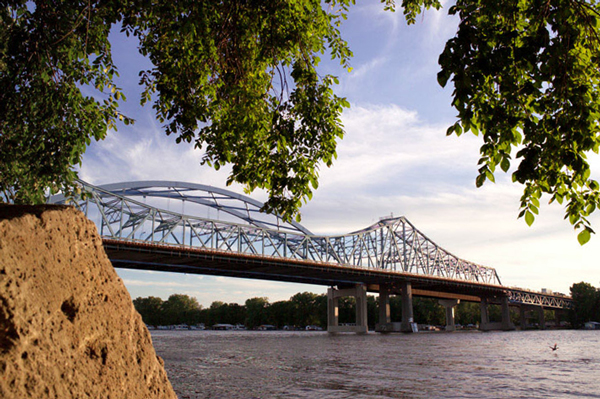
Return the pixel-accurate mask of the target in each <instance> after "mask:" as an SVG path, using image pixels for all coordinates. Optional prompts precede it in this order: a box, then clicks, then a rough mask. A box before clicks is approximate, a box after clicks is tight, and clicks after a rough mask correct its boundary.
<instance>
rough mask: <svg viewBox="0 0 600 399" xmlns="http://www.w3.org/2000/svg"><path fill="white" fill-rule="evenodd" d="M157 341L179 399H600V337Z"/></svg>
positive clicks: (203, 336)
mask: <svg viewBox="0 0 600 399" xmlns="http://www.w3.org/2000/svg"><path fill="white" fill-rule="evenodd" d="M152 338H153V341H154V347H155V348H156V351H157V353H158V354H159V355H160V356H161V357H162V358H163V359H164V360H165V368H166V369H167V373H168V374H169V379H170V380H171V383H172V384H173V387H174V388H175V391H176V392H177V394H178V396H179V398H180V399H185V398H574V397H585V398H600V332H598V331H526V332H520V331H515V332H489V333H480V332H460V333H458V332H457V333H418V334H408V335H404V334H390V335H380V334H375V333H370V334H367V335H354V334H339V335H329V334H327V333H324V332H278V331H274V332H254V331H153V332H152ZM555 343H557V344H558V350H556V351H552V350H551V349H550V346H553V345H554V344H555Z"/></svg>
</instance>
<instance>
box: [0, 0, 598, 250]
mask: <svg viewBox="0 0 600 399" xmlns="http://www.w3.org/2000/svg"><path fill="white" fill-rule="evenodd" d="M353 3H354V0H325V1H324V2H321V1H317V0H272V1H246V0H232V1H225V2H219V1H212V0H173V1H164V2H163V1H156V0H151V1H142V0H109V1H98V0H85V1H83V0H75V1H70V2H48V1H46V0H38V1H25V0H11V1H3V2H2V8H1V9H0V20H1V21H0V132H1V133H0V147H1V148H2V157H0V192H1V193H2V194H3V197H4V198H5V199H10V200H13V201H15V202H27V203H35V202H42V201H43V198H44V194H46V193H47V192H48V191H49V192H50V193H54V192H56V191H59V190H62V191H69V190H70V189H72V188H73V187H74V179H75V178H76V173H75V171H74V170H73V169H72V166H73V165H76V164H78V163H80V162H81V157H82V154H83V152H84V151H85V149H86V146H87V145H89V144H90V142H91V140H100V139H103V138H104V137H105V136H106V133H107V130H110V129H116V126H117V123H118V122H119V121H120V120H121V121H123V122H124V123H125V124H129V123H130V122H132V121H131V120H130V119H128V118H127V117H126V116H124V115H123V114H121V113H120V111H119V104H120V102H121V101H123V100H124V99H125V97H124V95H123V93H122V91H121V89H119V88H118V87H116V86H115V83H114V79H115V77H116V76H118V69H117V66H116V65H114V63H113V61H112V56H111V43H110V41H109V33H110V32H111V29H112V30H114V29H116V28H119V29H120V30H121V32H122V33H123V34H126V35H129V36H133V37H134V38H136V39H137V40H138V43H139V49H140V52H141V54H143V55H145V56H147V57H148V58H149V60H150V61H151V62H152V65H153V67H152V68H151V69H149V70H143V71H140V84H141V85H142V87H143V94H142V98H141V99H140V101H141V103H142V104H146V103H152V106H153V108H154V110H155V112H156V116H157V118H158V119H159V120H160V121H161V122H162V123H163V126H164V129H165V132H166V133H167V134H170V135H173V136H174V137H175V140H176V141H177V142H180V143H189V144H190V145H193V146H194V147H196V148H199V149H202V150H203V151H204V155H203V162H205V163H207V164H209V165H212V166H213V167H214V168H216V169H219V168H221V167H222V166H224V165H231V166H232V172H231V174H230V176H229V178H228V183H231V182H233V181H236V182H239V183H241V184H243V185H244V186H245V187H246V188H247V190H249V191H251V190H254V189H255V188H263V189H266V190H267V191H268V193H269V200H268V201H267V203H266V205H265V210H267V211H273V212H278V213H280V214H281V215H282V216H283V217H284V218H286V219H288V220H289V219H291V218H292V217H294V216H295V215H299V214H298V210H299V207H300V205H301V204H302V202H303V201H306V200H308V199H310V198H311V196H312V192H313V190H314V189H316V188H317V187H318V174H319V173H318V172H319V167H320V166H323V165H325V166H330V165H331V164H332V162H333V160H334V158H335V156H336V153H335V148H336V144H337V141H338V140H339V139H341V138H342V136H343V128H342V124H341V113H342V110H343V108H344V107H347V106H348V102H347V101H346V99H344V98H340V97H338V96H336V95H335V94H334V92H333V87H334V85H335V84H336V83H337V78H336V77H335V76H331V75H325V76H322V75H320V74H319V73H318V72H317V67H318V66H319V62H320V57H321V56H323V55H325V56H329V57H331V58H333V59H335V60H337V61H339V63H340V64H341V66H342V67H343V68H346V69H350V67H349V60H350V58H351V56H352V52H351V51H350V49H349V47H348V45H347V43H346V42H345V41H344V40H343V38H342V37H341V35H340V31H339V27H340V25H341V23H342V21H343V20H344V19H345V18H346V15H347V11H348V9H349V7H350V6H351V5H352V4H353ZM382 3H384V5H383V7H384V8H385V9H388V10H391V11H394V10H395V9H396V5H395V3H394V1H393V0H382ZM400 7H401V8H402V10H403V12H404V15H405V18H406V20H407V22H408V23H409V24H410V23H414V22H415V20H416V16H417V15H418V14H419V13H420V12H422V11H423V10H424V9H427V8H430V7H433V8H436V9H439V8H440V7H441V3H440V2H439V1H438V0H403V1H402V3H401V5H400ZM449 13H450V14H453V15H458V16H459V17H460V25H459V28H458V31H457V33H456V36H455V37H454V38H452V39H450V40H449V41H448V42H447V44H446V48H445V50H444V52H443V53H442V54H441V56H440V59H439V62H440V65H441V71H440V73H439V75H438V81H439V83H440V84H441V85H442V86H445V85H446V84H447V83H448V82H449V81H451V82H452V83H453V85H454V100H453V103H452V104H453V106H454V107H456V109H457V110H458V119H459V120H458V121H457V122H456V123H455V124H454V125H453V126H451V127H450V128H449V129H448V134H452V133H455V134H457V135H460V134H462V133H463V132H465V131H472V132H474V133H476V134H481V137H482V138H483V145H482V147H481V159H480V165H481V167H480V169H479V176H478V178H477V180H476V184H477V186H481V185H482V184H483V183H484V182H485V180H491V181H494V173H495V172H496V169H497V167H498V166H499V167H500V169H501V170H503V171H505V172H506V171H508V170H509V169H510V166H511V163H514V162H515V160H517V161H518V162H519V163H518V166H517V167H516V170H515V171H514V173H513V175H512V176H513V180H514V181H515V182H519V183H521V184H523V185H524V193H523V196H522V198H521V213H520V216H521V217H523V218H524V219H525V221H526V222H527V223H528V224H531V223H533V221H534V218H535V215H536V214H538V211H539V206H540V199H541V197H542V195H543V194H547V195H549V196H550V201H557V202H559V203H563V202H564V203H565V204H566V218H568V219H569V221H570V222H571V223H572V224H573V226H574V228H575V229H577V230H579V231H580V232H579V235H578V239H579V241H580V242H581V243H585V242H586V241H588V240H589V238H590V233H592V232H593V230H592V228H591V224H590V222H589V219H588V218H589V216H590V215H591V214H592V213H593V212H594V211H595V209H596V208H597V206H598V204H599V201H600V195H599V190H600V187H599V184H598V183H597V182H596V181H595V180H593V179H592V178H591V177H590V176H591V171H590V167H589V163H588V161H587V159H586V154H587V153H588V152H590V151H592V152H596V153H597V152H598V149H599V147H600V138H599V129H600V125H599V118H600V101H599V95H600V93H599V78H600V70H599V69H598V67H597V66H598V62H599V56H600V45H599V44H600V43H599V34H598V24H599V11H598V4H597V2H596V0H587V1H586V0H518V1H514V0H499V1H490V0H458V1H457V2H456V4H455V5H453V6H452V7H450V8H449Z"/></svg>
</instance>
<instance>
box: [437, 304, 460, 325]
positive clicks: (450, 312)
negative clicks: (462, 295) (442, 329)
mask: <svg viewBox="0 0 600 399" xmlns="http://www.w3.org/2000/svg"><path fill="white" fill-rule="evenodd" d="M439 303H440V305H442V306H443V307H445V308H446V331H456V325H455V324H454V308H455V307H456V305H458V304H459V303H460V299H440V300H439Z"/></svg>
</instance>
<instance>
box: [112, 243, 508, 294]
mask: <svg viewBox="0 0 600 399" xmlns="http://www.w3.org/2000/svg"><path fill="white" fill-rule="evenodd" d="M103 242H104V248H105V250H106V253H107V254H108V256H109V258H110V259H111V261H112V263H113V265H114V266H115V267H119V268H126V269H143V270H157V271H166V272H176V273H190V274H208V275H215V276H226V277H241V278H253V279H263V280H274V281H285V282H292V283H304V284H316V285H325V286H333V285H338V286H343V285H347V284H357V283H363V284H367V285H368V286H371V287H373V286H378V285H379V284H384V283H385V284H390V285H391V286H392V287H393V286H394V284H398V285H399V284H400V282H402V281H410V282H411V284H412V287H413V289H415V290H422V291H429V292H437V293H447V294H448V297H454V296H452V295H464V296H468V297H480V296H486V297H488V296H506V295H507V293H506V290H505V288H504V287H502V286H499V285H493V284H486V283H478V282H471V281H464V280H458V279H448V278H445V277H434V276H423V275H416V274H412V273H403V272H397V271H387V270H377V269H367V268H361V267H352V266H341V265H336V264H331V263H325V262H323V263H321V262H314V261H305V260H294V259H284V258H276V257H270V256H261V255H249V254H239V253H232V252H225V251H215V250H206V249H198V248H189V247H180V246H169V245H164V244H161V245H158V244H148V243H141V242H139V243H138V242H128V241H121V240H113V239H106V238H105V239H103ZM440 296H443V297H445V295H440Z"/></svg>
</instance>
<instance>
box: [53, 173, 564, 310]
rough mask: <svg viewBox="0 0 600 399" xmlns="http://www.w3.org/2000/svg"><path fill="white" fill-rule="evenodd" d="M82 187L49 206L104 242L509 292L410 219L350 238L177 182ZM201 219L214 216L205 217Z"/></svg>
mask: <svg viewBox="0 0 600 399" xmlns="http://www.w3.org/2000/svg"><path fill="white" fill-rule="evenodd" d="M79 185H80V186H81V192H82V193H83V194H84V195H82V196H81V197H82V198H78V199H69V198H65V197H64V196H63V195H56V196H53V197H51V199H50V201H49V202H50V203H55V204H64V203H71V204H73V205H75V206H76V207H78V208H79V209H80V210H81V211H83V212H84V213H85V214H86V216H87V217H88V218H89V219H91V220H92V221H93V222H95V223H96V225H97V226H98V229H99V232H100V235H101V236H102V237H103V239H104V240H113V241H121V242H131V243H140V244H143V243H146V244H152V245H164V246H171V247H172V246H176V247H178V248H184V249H185V248H189V249H190V250H209V251H213V252H218V253H232V254H241V255H251V256H261V257H268V258H273V259H281V260H285V261H291V262H297V261H309V262H317V263H322V264H327V265H335V266H339V267H343V268H347V269H354V270H356V269H358V270H365V271H384V272H389V273H397V274H404V275H411V276H423V277H431V278H437V279H447V280H451V281H456V282H465V283H473V284H481V285H485V286H488V287H490V286H491V287H496V288H497V290H498V291H500V290H502V289H504V288H506V287H503V286H502V284H501V282H500V279H499V277H498V274H497V272H496V270H495V269H493V268H490V267H486V266H482V265H478V264H475V263H473V262H469V261H466V260H463V259H460V258H458V257H456V256H455V255H453V254H452V253H450V252H448V251H446V250H445V249H443V248H441V247H440V246H439V245H437V244H436V243H435V242H433V241H432V240H430V239H429V238H428V237H427V236H425V235H424V234H423V233H422V232H420V231H419V230H418V229H417V228H416V227H415V226H414V225H413V224H412V223H410V222H409V221H408V220H407V219H406V218H405V217H396V218H393V217H390V218H386V219H382V220H380V221H379V222H378V223H375V224H373V225H372V226H369V227H367V228H365V229H362V230H359V231H356V232H353V233H349V234H345V235H336V236H320V235H315V234H312V233H311V232H310V231H309V230H308V229H306V228H305V227H303V226H302V225H301V224H299V223H296V222H291V223H288V222H285V221H284V220H282V219H281V218H280V217H279V216H277V215H269V214H265V213H263V212H261V211H260V209H261V208H262V205H263V204H262V203H261V202H259V201H256V200H254V199H252V198H250V197H247V196H244V195H240V194H237V193H234V192H231V191H228V190H224V189H220V188H215V187H211V186H207V185H202V184H193V183H184V182H177V181H138V182H124V183H116V184H108V185H103V186H93V185H91V184H88V183H86V182H83V181H79ZM201 214H202V215H206V217H203V216H202V217H201V216H197V215H201ZM191 215H196V216H191ZM505 292H506V294H507V295H508V297H509V300H510V301H511V302H513V303H531V304H537V305H541V306H551V307H558V308H560V307H568V305H569V303H568V299H569V298H565V299H564V300H561V299H560V298H557V297H556V296H548V295H540V294H538V293H533V292H530V291H527V290H521V289H517V290H510V289H506V290H505ZM557 301H558V302H557ZM565 301H566V302H565Z"/></svg>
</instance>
